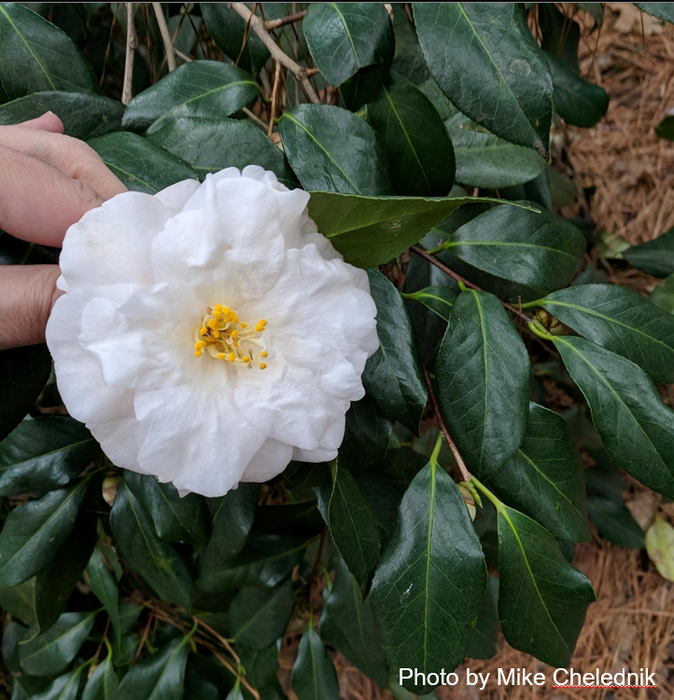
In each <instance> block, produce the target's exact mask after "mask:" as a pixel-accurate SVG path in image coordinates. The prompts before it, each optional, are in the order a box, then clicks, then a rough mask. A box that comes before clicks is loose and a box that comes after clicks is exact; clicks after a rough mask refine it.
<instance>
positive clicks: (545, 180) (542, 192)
mask: <svg viewBox="0 0 674 700" xmlns="http://www.w3.org/2000/svg"><path fill="white" fill-rule="evenodd" d="M553 172H555V173H556V172H557V171H556V170H554V171H553ZM549 173H550V171H549V170H548V166H547V165H546V166H545V167H544V168H543V170H541V172H540V173H539V174H538V175H537V176H536V177H535V178H534V179H533V180H529V182H523V183H522V184H521V185H513V186H512V187H503V188H502V189H501V190H499V194H500V195H501V197H503V198H504V199H509V200H512V201H520V200H528V201H530V202H535V203H536V204H539V205H540V206H542V207H545V208H546V209H552V207H553V204H554V205H555V206H558V204H557V203H556V202H553V197H552V190H551V187H550V174H549ZM562 177H563V176H562ZM569 184H570V185H571V189H572V192H571V202H574V201H575V200H576V191H575V189H574V188H573V185H572V184H571V183H569ZM570 221H571V223H574V225H577V226H578V227H579V230H580V231H581V233H583V235H584V236H585V240H586V241H588V236H587V235H585V231H587V230H588V226H589V229H590V233H592V232H593V231H594V223H592V222H591V221H588V220H585V219H583V220H582V224H583V225H584V227H585V228H581V221H578V220H576V222H574V221H572V220H570Z"/></svg>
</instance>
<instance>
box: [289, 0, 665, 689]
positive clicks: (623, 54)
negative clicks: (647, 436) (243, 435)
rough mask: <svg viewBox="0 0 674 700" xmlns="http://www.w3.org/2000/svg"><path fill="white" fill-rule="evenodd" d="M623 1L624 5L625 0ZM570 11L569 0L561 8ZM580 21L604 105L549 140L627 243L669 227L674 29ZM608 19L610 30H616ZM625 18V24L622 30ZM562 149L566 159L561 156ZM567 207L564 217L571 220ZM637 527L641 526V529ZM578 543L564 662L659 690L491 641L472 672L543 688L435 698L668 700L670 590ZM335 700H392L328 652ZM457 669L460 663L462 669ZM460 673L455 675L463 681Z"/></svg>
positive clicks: (634, 561) (621, 554)
mask: <svg viewBox="0 0 674 700" xmlns="http://www.w3.org/2000/svg"><path fill="white" fill-rule="evenodd" d="M626 4H627V3H626ZM559 7H560V8H561V9H563V10H564V11H565V12H566V13H567V14H570V13H572V12H573V8H572V6H571V5H568V4H564V5H561V4H560V5H559ZM575 18H576V19H577V20H579V21H580V22H581V24H582V26H583V30H582V34H581V46H580V58H581V61H580V63H581V71H582V74H583V75H584V76H586V77H588V79H590V80H592V81H593V82H595V83H598V84H599V85H601V86H602V87H603V88H604V89H605V90H606V91H607V92H608V93H609V95H610V98H611V103H610V106H609V110H608V113H607V115H606V117H605V118H604V120H603V121H602V122H601V123H600V124H599V125H597V126H596V127H594V128H592V129H579V128H576V127H571V126H566V125H562V126H561V127H556V128H555V130H554V137H553V142H554V143H553V156H555V163H556V164H559V161H560V160H561V161H562V162H568V164H569V165H570V166H571V168H572V170H569V171H568V173H567V174H571V172H573V173H574V177H575V180H576V184H577V185H579V186H581V187H589V186H594V187H596V192H595V194H594V196H593V197H592V198H591V199H590V210H591V213H592V217H593V219H594V221H595V222H596V224H597V231H609V232H611V233H616V234H618V235H620V236H622V237H624V238H625V239H626V240H627V241H628V242H630V243H637V242H640V241H647V240H651V239H652V238H654V237H656V236H657V235H658V234H660V233H662V232H664V231H666V230H667V229H669V228H670V227H672V226H674V143H671V142H668V141H663V140H661V139H659V138H658V137H657V136H656V135H655V133H654V131H653V129H654V127H655V126H657V124H658V123H659V122H660V120H661V119H662V118H663V117H664V116H665V113H666V111H667V110H668V109H670V108H674V27H673V26H671V25H666V26H664V25H661V24H660V23H659V22H657V21H656V20H652V19H651V18H646V21H645V22H644V25H643V26H644V34H645V35H642V26H641V25H642V23H641V21H640V19H639V17H638V16H637V17H636V20H635V21H633V22H631V24H632V26H631V29H629V30H627V31H626V30H625V25H626V24H627V25H630V17H629V15H626V14H625V11H621V9H620V7H619V6H618V3H609V4H608V5H607V7H606V11H605V18H604V21H605V23H604V26H603V28H602V31H601V33H600V34H599V36H598V35H597V32H596V31H595V32H592V33H591V32H590V29H591V28H592V25H593V20H591V19H590V18H589V17H588V15H586V14H585V13H583V12H580V11H577V12H576V14H575ZM616 23H617V24H618V28H616ZM621 23H622V26H623V29H622V31H619V28H620V25H621ZM562 152H563V153H564V154H565V155H563V156H561V158H560V155H561V154H562ZM579 211H580V210H579V209H578V208H576V209H571V208H570V209H569V210H568V211H565V212H564V213H567V214H575V213H578V212H579ZM609 272H611V273H612V274H611V280H612V281H614V282H619V283H620V284H626V285H629V286H631V287H633V288H635V289H639V290H640V291H650V290H651V289H652V287H653V284H654V282H655V281H654V280H651V279H650V278H647V277H646V276H644V275H642V274H641V273H638V272H634V271H625V270H622V269H621V266H620V265H617V266H615V269H610V270H609ZM629 483H630V491H629V493H628V494H627V497H626V498H627V505H628V507H630V508H631V509H632V510H633V513H634V515H635V517H636V518H637V519H638V520H639V518H640V517H641V518H642V520H643V518H644V515H643V511H644V503H645V504H646V506H645V510H646V511H647V513H646V516H645V518H646V520H648V518H649V517H652V515H653V512H654V509H655V508H659V509H660V511H661V512H663V513H664V514H665V515H666V516H668V517H669V519H670V521H671V522H674V505H672V504H669V505H664V504H661V503H660V499H659V497H658V496H657V495H656V494H653V492H651V491H650V490H649V489H646V488H645V487H643V486H641V485H640V484H637V483H636V482H635V481H634V480H631V479H629ZM642 524H646V523H642ZM593 534H594V538H593V541H592V542H590V543H587V544H583V545H579V546H578V547H577V549H576V558H575V560H574V565H575V566H576V567H577V568H579V569H580V570H581V571H583V573H585V575H586V576H588V577H589V578H590V580H591V581H592V583H593V585H594V587H595V590H596V592H597V597H598V601H597V603H595V604H593V605H592V606H590V608H589V610H588V615H587V620H586V623H585V627H584V628H583V631H582V633H581V636H580V639H579V641H578V645H577V647H576V652H575V654H574V658H573V661H572V665H573V667H574V668H575V670H577V671H580V672H581V673H586V672H590V671H594V669H596V668H599V669H601V671H604V672H611V673H615V672H617V671H620V670H621V669H623V668H625V670H626V671H637V672H638V671H639V669H640V668H646V667H648V668H649V670H655V671H656V672H657V675H656V683H657V685H658V686H659V687H658V689H657V690H652V689H650V690H649V689H615V690H606V689H596V690H589V689H582V690H581V689H577V690H568V691H564V690H561V689H556V688H552V685H553V683H552V669H549V668H548V667H547V666H545V665H544V664H542V663H540V662H538V661H536V660H535V659H533V658H532V657H531V656H529V655H527V654H522V653H520V652H518V651H515V650H514V649H512V648H511V647H509V646H508V645H507V644H506V643H505V642H504V641H503V639H500V641H499V645H500V651H499V653H498V654H497V656H496V657H495V658H494V659H491V660H489V661H468V662H467V663H466V665H467V666H470V669H471V671H474V672H475V671H482V673H485V672H486V671H490V672H491V674H492V676H491V678H492V679H493V678H494V677H495V676H496V674H497V672H498V668H499V667H500V668H505V669H508V668H511V667H514V668H526V669H527V670H528V671H536V672H537V671H544V672H546V677H547V678H548V682H547V683H546V685H545V686H542V687H533V688H532V687H509V688H508V687H501V688H499V687H498V686H495V685H494V684H493V683H490V684H489V685H488V687H487V690H486V691H485V692H482V693H480V692H479V690H478V689H477V688H475V687H466V686H463V685H460V686H457V687H456V688H453V689H440V690H438V691H436V692H437V696H438V698H440V700H447V699H449V698H451V699H452V700H453V699H455V698H456V699H461V700H503V699H506V698H507V700H563V699H566V698H574V699H577V700H604V699H606V700H608V699H610V698H615V700H647V699H648V700H665V699H670V698H673V697H674V583H671V582H668V581H665V580H664V579H662V578H661V577H660V576H659V574H658V573H657V572H656V571H655V569H654V567H653V565H652V564H651V563H650V562H649V561H648V559H647V557H646V556H645V553H643V552H635V551H630V550H623V549H620V548H619V547H616V546H614V545H611V544H610V543H608V542H606V541H605V540H602V539H601V538H599V537H598V536H597V535H596V532H594V531H593ZM296 622H297V624H296V625H294V626H293V628H294V631H293V632H291V633H289V634H288V635H287V636H286V639H285V641H284V645H283V649H282V651H281V671H280V674H279V677H280V679H281V682H282V684H283V687H284V688H285V689H286V690H287V692H288V694H289V697H290V698H291V699H293V700H294V699H295V695H294V694H293V693H292V690H291V689H290V671H291V668H292V664H293V662H294V660H295V657H296V654H297V645H298V643H299V639H300V636H301V633H302V631H303V628H304V626H303V624H302V622H301V621H300V620H298V621H296ZM333 658H334V661H335V665H336V668H337V673H338V677H339V683H340V691H341V692H340V696H341V698H342V700H393V698H392V695H391V694H390V693H387V692H383V691H381V690H380V689H379V688H378V687H377V686H376V684H375V683H374V682H372V681H370V680H369V679H368V678H366V677H365V676H363V674H361V673H360V672H359V671H358V670H357V669H356V668H354V667H353V665H352V664H350V663H349V662H348V661H347V660H346V659H345V658H344V657H343V656H342V655H341V654H337V653H334V652H333ZM463 668H464V667H462V669H463ZM462 669H459V671H458V673H459V674H460V676H461V677H462V678H463V675H464V674H463V673H462Z"/></svg>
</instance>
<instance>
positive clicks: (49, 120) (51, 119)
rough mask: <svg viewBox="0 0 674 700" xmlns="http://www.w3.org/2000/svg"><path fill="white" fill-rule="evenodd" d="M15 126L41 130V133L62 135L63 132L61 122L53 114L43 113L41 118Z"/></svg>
mask: <svg viewBox="0 0 674 700" xmlns="http://www.w3.org/2000/svg"><path fill="white" fill-rule="evenodd" d="M16 126H27V127H29V128H31V129H42V130H43V131H51V132H52V133H53V134H62V133H64V131H65V129H64V127H63V122H62V121H61V120H60V119H59V118H58V117H57V116H56V115H55V114H54V112H45V113H44V114H43V115H42V116H41V117H37V118H36V119H29V120H28V121H27V122H21V123H19V124H17V125H16Z"/></svg>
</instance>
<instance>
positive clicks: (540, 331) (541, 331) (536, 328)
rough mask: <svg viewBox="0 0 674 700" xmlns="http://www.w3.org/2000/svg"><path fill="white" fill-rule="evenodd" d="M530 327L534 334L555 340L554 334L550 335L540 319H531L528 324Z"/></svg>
mask: <svg viewBox="0 0 674 700" xmlns="http://www.w3.org/2000/svg"><path fill="white" fill-rule="evenodd" d="M528 328H529V330H530V331H531V332H532V333H533V334H534V335H537V336H538V337H539V338H542V339H543V340H554V336H553V335H550V333H548V332H547V331H546V330H545V328H543V326H542V325H541V324H540V323H539V322H538V321H531V322H530V323H529V324H528Z"/></svg>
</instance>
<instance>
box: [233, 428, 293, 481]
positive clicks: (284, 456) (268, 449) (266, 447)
mask: <svg viewBox="0 0 674 700" xmlns="http://www.w3.org/2000/svg"><path fill="white" fill-rule="evenodd" d="M292 458H293V448H292V447H291V446H290V445H287V444H286V443H284V442H280V441H279V440H273V439H271V438H269V439H268V440H265V442H264V444H263V445H262V447H260V449H259V450H258V451H257V454H256V455H255V456H254V457H253V458H252V459H251V460H250V462H248V466H247V467H246V469H245V471H244V472H243V476H242V477H241V481H247V482H253V483H257V484H261V483H264V482H265V481H269V479H273V478H274V477H275V476H278V475H279V474H280V473H281V472H282V471H283V470H284V469H285V468H286V467H287V466H288V464H289V463H290V460H291V459H292Z"/></svg>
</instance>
